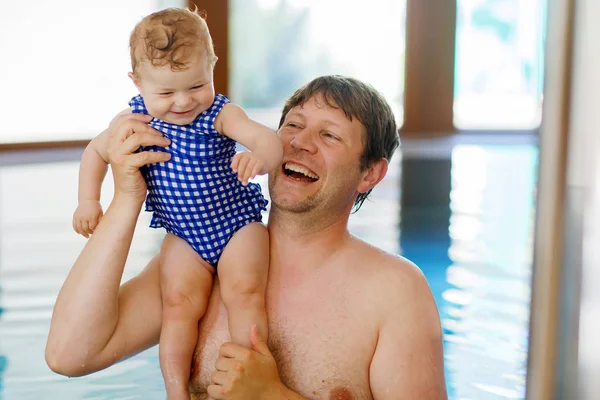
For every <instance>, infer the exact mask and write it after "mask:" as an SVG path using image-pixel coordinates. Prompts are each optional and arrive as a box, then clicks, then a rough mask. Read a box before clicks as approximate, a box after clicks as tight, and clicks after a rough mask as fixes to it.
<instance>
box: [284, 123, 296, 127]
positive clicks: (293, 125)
mask: <svg viewBox="0 0 600 400" xmlns="http://www.w3.org/2000/svg"><path fill="white" fill-rule="evenodd" d="M285 126H289V127H290V128H298V125H297V124H296V123H294V122H288V123H287V124H285Z"/></svg>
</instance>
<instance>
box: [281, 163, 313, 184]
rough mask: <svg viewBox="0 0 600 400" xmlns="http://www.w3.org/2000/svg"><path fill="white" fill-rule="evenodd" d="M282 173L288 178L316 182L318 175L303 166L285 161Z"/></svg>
mask: <svg viewBox="0 0 600 400" xmlns="http://www.w3.org/2000/svg"><path fill="white" fill-rule="evenodd" d="M283 173H284V174H285V175H286V176H289V177H290V178H293V179H295V180H297V181H302V182H316V181H318V180H319V176H318V175H317V174H315V173H314V172H312V171H309V170H308V169H306V168H305V167H303V166H301V165H298V164H294V163H292V162H287V163H285V164H283Z"/></svg>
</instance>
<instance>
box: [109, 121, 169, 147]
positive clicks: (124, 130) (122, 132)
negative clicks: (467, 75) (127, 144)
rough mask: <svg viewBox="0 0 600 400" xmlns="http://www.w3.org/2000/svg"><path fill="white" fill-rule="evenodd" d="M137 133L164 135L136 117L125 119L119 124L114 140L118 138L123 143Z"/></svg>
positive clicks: (115, 129)
mask: <svg viewBox="0 0 600 400" xmlns="http://www.w3.org/2000/svg"><path fill="white" fill-rule="evenodd" d="M136 133H137V134H142V133H148V134H152V135H156V136H161V137H162V136H163V135H162V133H160V132H158V131H157V130H156V129H154V128H152V127H150V126H149V125H147V124H145V123H144V122H142V121H138V120H135V119H130V120H128V121H123V122H122V123H121V124H119V125H117V126H116V127H115V128H114V130H113V134H112V136H113V140H115V139H116V140H117V141H118V142H119V143H122V142H124V141H125V140H126V139H127V138H129V137H130V136H133V135H134V134H136Z"/></svg>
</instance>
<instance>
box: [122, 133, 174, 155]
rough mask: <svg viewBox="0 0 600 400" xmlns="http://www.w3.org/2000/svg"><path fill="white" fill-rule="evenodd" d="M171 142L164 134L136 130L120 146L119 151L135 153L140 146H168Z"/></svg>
mask: <svg viewBox="0 0 600 400" xmlns="http://www.w3.org/2000/svg"><path fill="white" fill-rule="evenodd" d="M169 143H170V141H169V139H167V138H165V137H164V136H162V135H161V136H157V135H154V134H152V133H150V132H143V133H140V132H136V133H134V134H133V135H131V136H129V137H128V138H127V139H126V140H125V141H124V143H123V144H122V145H121V146H120V148H119V152H120V153H121V154H131V153H135V152H136V151H137V149H139V148H140V146H160V147H166V146H168V145H169Z"/></svg>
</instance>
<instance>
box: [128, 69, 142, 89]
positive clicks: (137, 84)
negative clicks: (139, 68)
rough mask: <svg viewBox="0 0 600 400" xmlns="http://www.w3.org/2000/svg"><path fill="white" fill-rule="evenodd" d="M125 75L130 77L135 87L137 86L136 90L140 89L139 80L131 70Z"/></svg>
mask: <svg viewBox="0 0 600 400" xmlns="http://www.w3.org/2000/svg"><path fill="white" fill-rule="evenodd" d="M127 76H128V77H129V79H131V81H132V82H133V84H134V85H135V87H136V88H138V90H140V82H139V81H138V80H137V78H136V77H135V75H134V74H133V72H128V73H127Z"/></svg>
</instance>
